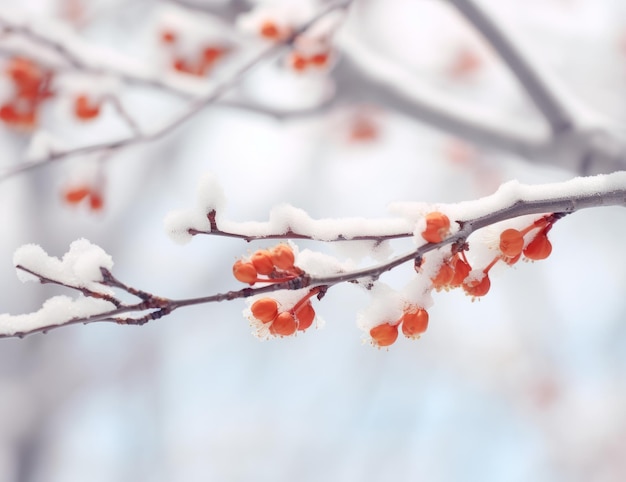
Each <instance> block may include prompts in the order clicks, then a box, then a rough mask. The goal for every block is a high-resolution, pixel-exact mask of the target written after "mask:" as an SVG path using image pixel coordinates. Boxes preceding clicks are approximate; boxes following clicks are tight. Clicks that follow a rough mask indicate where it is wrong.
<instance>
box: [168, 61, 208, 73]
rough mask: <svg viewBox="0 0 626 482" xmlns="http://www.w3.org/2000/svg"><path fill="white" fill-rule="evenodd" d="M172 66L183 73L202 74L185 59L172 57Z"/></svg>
mask: <svg viewBox="0 0 626 482" xmlns="http://www.w3.org/2000/svg"><path fill="white" fill-rule="evenodd" d="M172 66H173V67H174V69H176V70H178V71H179V72H182V73H184V74H190V75H202V74H201V72H200V71H199V70H198V69H197V68H196V66H195V65H192V64H191V63H189V62H187V60H185V59H181V58H176V59H174V61H173V63H172Z"/></svg>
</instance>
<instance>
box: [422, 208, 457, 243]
mask: <svg viewBox="0 0 626 482" xmlns="http://www.w3.org/2000/svg"><path fill="white" fill-rule="evenodd" d="M449 232H450V220H449V219H448V216H446V215H445V214H443V213H440V212H438V211H435V212H432V213H428V214H427V215H426V229H425V230H424V231H423V232H422V237H423V238H424V239H425V240H426V241H428V242H429V243H439V242H441V241H442V240H443V238H445V237H446V236H447V235H448V233H449Z"/></svg>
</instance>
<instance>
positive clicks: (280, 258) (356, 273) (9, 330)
mask: <svg viewBox="0 0 626 482" xmlns="http://www.w3.org/2000/svg"><path fill="white" fill-rule="evenodd" d="M600 206H626V173H615V174H611V175H603V176H596V177H587V178H577V179H573V180H571V181H568V182H564V183H555V184H545V185H536V186H529V185H523V184H520V183H517V182H509V183H507V184H504V185H503V186H502V187H501V188H500V189H499V190H498V191H497V192H496V193H494V194H493V195H491V196H487V197H485V198H482V199H479V200H475V201H466V202H461V203H457V204H441V205H427V204H423V203H400V204H394V205H392V206H391V210H392V212H393V213H395V215H396V216H397V217H396V218H395V219H391V220H389V222H387V223H386V222H381V221H380V220H367V219H344V220H338V219H325V220H313V219H311V218H309V217H308V216H306V215H304V213H303V212H302V211H300V210H296V209H293V208H281V209H280V210H278V211H275V212H274V214H273V216H271V217H270V221H268V222H265V223H262V222H256V223H234V222H231V221H228V220H224V219H221V215H220V214H219V213H220V212H221V211H222V210H223V209H224V200H223V193H222V192H221V189H220V188H219V186H218V185H217V184H216V181H215V180H214V179H213V178H211V177H209V178H207V179H206V180H205V181H203V182H202V183H201V188H200V191H199V195H198V205H197V207H196V208H195V209H193V210H190V211H186V212H178V213H173V214H172V215H170V216H169V217H168V219H167V220H166V226H167V229H168V230H169V232H170V234H171V235H172V236H173V238H174V239H175V240H177V241H181V240H182V241H185V240H188V239H190V238H191V237H192V236H193V235H196V234H209V235H217V236H224V235H226V236H232V237H238V238H242V239H245V240H247V241H251V240H256V239H267V238H277V239H290V240H291V239H302V238H306V239H313V240H319V241H338V240H353V241H354V240H368V241H374V243H373V244H372V245H370V248H371V249H376V248H377V247H378V245H379V244H380V243H381V242H383V241H384V240H386V239H389V238H391V237H409V236H410V237H412V239H413V241H414V243H415V244H416V247H415V248H414V249H412V250H410V251H408V252H406V253H404V254H401V255H398V256H392V257H390V258H388V259H386V260H384V261H381V262H379V263H377V264H374V265H372V266H368V267H365V268H359V267H355V266H354V265H352V264H350V263H345V262H342V261H340V260H338V259H336V258H334V257H331V256H328V255H322V254H321V253H315V252H312V251H309V250H304V251H302V252H300V251H299V250H298V249H297V248H296V247H295V246H294V245H287V244H279V245H278V246H277V247H276V248H274V249H273V250H270V251H268V250H259V251H257V252H255V253H254V254H253V255H252V256H251V257H250V258H249V259H247V260H239V261H237V262H236V263H235V265H234V266H233V274H234V276H235V278H236V279H237V280H239V281H242V282H244V283H246V284H249V285H250V287H247V288H244V289H240V290H236V291H228V292H224V293H218V294H214V295H209V296H203V297H197V298H187V299H178V300H174V299H168V298H165V297H162V296H156V295H153V294H150V293H147V292H145V291H141V290H138V289H135V288H133V287H131V286H129V285H126V284H124V283H122V282H121V281H119V280H118V279H116V278H115V277H114V276H113V274H112V272H111V269H112V266H113V262H112V260H111V258H110V256H108V255H107V254H106V253H105V252H104V251H103V250H102V249H101V248H99V247H97V246H94V245H92V244H91V243H89V242H88V241H86V240H79V241H76V242H75V243H73V244H72V246H71V247H70V251H69V252H68V253H67V254H66V255H65V256H64V257H63V259H62V260H59V259H57V258H54V257H50V256H48V255H47V254H46V253H45V252H44V251H43V250H42V249H41V248H40V247H39V246H35V245H27V246H24V247H22V248H20V249H19V250H18V251H17V252H16V254H15V258H14V262H15V265H16V268H17V270H18V274H19V276H20V278H21V279H22V280H24V281H29V280H38V281H39V282H41V283H55V284H58V285H62V286H65V287H67V288H70V289H73V290H76V291H78V292H79V293H80V294H81V297H80V298H78V299H71V298H68V297H65V296H63V297H54V298H52V299H51V300H48V302H46V303H45V304H44V306H43V307H42V309H41V310H39V311H38V312H36V313H31V314H28V315H17V316H12V315H7V314H5V315H1V316H0V336H3V337H10V336H24V335H26V334H30V333H36V332H42V331H43V332H45V331H48V330H50V329H53V328H56V327H58V326H64V325H69V324H76V323H92V322H96V321H110V322H115V323H119V324H132V325H141V324H144V323H146V322H148V321H151V320H155V319H158V318H161V317H163V316H165V315H168V314H170V313H172V312H173V311H174V310H176V309H179V308H182V307H186V306H191V305H198V304H206V303H213V302H219V301H225V300H234V299H241V298H247V299H250V300H251V302H252V303H253V305H252V306H253V307H256V308H252V307H251V308H249V309H250V310H252V311H251V312H250V313H251V314H249V318H250V320H251V322H252V324H253V326H255V328H256V331H257V334H260V335H261V336H270V335H280V336H285V335H289V334H292V333H293V332H295V330H296V329H297V326H298V325H297V320H298V315H299V313H300V310H303V309H304V308H303V307H304V306H309V305H308V304H309V303H310V298H312V297H314V296H315V297H317V298H318V299H321V298H322V297H323V296H324V294H325V293H326V292H327V291H328V290H329V289H330V288H332V287H333V286H335V285H337V284H340V283H346V282H350V283H357V284H359V285H361V286H364V287H365V288H366V289H368V290H369V291H370V292H371V293H373V294H376V293H379V292H384V293H385V297H386V299H391V298H389V293H390V291H389V289H387V288H380V287H379V286H384V285H380V282H379V281H378V280H379V278H380V277H381V275H383V274H384V273H386V272H388V271H391V270H393V269H395V268H396V267H398V266H400V265H403V264H406V263H412V265H414V266H415V270H416V275H415V279H414V280H413V281H412V282H410V283H409V285H407V289H406V290H405V291H404V292H402V293H398V294H396V295H394V296H395V298H394V297H393V296H392V298H394V299H396V302H397V303H400V305H401V306H391V307H390V309H391V310H392V311H393V310H397V309H399V310H400V312H401V313H402V312H405V313H406V312H407V309H408V312H409V313H414V312H415V309H416V307H417V308H419V310H422V311H424V312H425V310H426V309H427V308H428V307H429V306H430V304H432V301H431V299H430V292H431V291H432V290H433V289H435V290H438V289H450V288H455V287H462V288H463V289H464V290H465V291H466V293H467V294H468V295H470V296H473V297H479V296H484V295H485V294H486V293H487V292H488V290H489V286H490V281H489V277H488V272H489V270H490V269H491V267H492V266H493V265H494V264H496V263H498V262H503V263H506V264H514V263H515V262H517V261H518V260H519V259H520V257H521V256H525V257H527V258H529V259H543V258H545V257H547V256H548V255H549V254H550V251H551V249H552V247H551V244H550V242H549V240H548V238H547V234H548V232H549V231H550V229H552V227H553V225H554V223H555V222H556V221H558V220H559V219H561V218H562V217H563V216H564V215H566V214H569V213H573V212H575V211H578V210H580V209H585V208H591V207H600ZM538 215H539V217H537V216H538ZM450 220H452V222H450ZM220 225H223V226H224V227H220ZM487 226H497V231H498V232H499V233H500V234H499V236H496V237H495V238H494V239H492V240H488V241H485V239H487V238H485V239H475V238H473V236H472V235H473V234H474V233H476V231H479V230H481V229H483V228H485V227H487ZM433 253H434V254H433ZM485 253H487V255H485ZM444 268H445V269H444ZM443 271H445V273H443V274H442V272H443ZM455 276H456V277H457V278H455ZM256 284H259V285H261V286H260V287H252V286H254V285H256ZM114 290H121V291H123V292H126V293H127V294H130V295H133V296H135V297H137V298H138V299H139V301H138V302H136V303H130V304H129V303H126V302H123V301H122V300H121V299H119V298H118V297H117V296H116V295H115V292H114ZM270 293H272V294H273V295H272V296H273V297H272V298H267V297H261V295H266V294H270ZM290 293H292V294H290ZM375 296H376V295H375ZM268 300H272V301H268ZM276 300H278V301H276ZM398 300H400V301H398ZM261 301H262V303H261ZM256 302H259V303H260V305H259V304H257V305H255V304H254V303H256ZM377 302H378V301H377ZM397 303H396V304H397ZM393 304H394V303H392V305H393ZM268 305H269V306H270V308H272V310H273V309H274V308H275V306H274V305H276V306H288V307H290V308H289V309H286V310H283V312H285V313H291V315H293V317H294V320H296V321H295V322H294V323H296V324H295V325H294V327H295V328H293V332H288V331H280V330H279V331H276V330H277V329H278V328H276V329H275V330H274V331H272V329H271V327H272V326H273V325H271V324H270V325H267V326H266V324H267V323H271V322H274V320H275V318H276V316H278V313H279V311H276V313H274V312H273V311H272V310H270V313H272V314H274V317H273V318H271V319H268V320H265V317H266V315H265V314H259V313H261V312H260V311H258V310H260V308H259V306H263V307H267V306H268ZM406 306H409V308H406ZM257 308H258V310H257V311H255V309H257ZM311 310H312V308H311ZM403 310H404V311H403ZM255 313H256V314H255ZM263 313H265V312H263ZM307 313H310V311H307ZM312 313H313V315H314V311H313V312H312ZM420 313H421V312H420ZM302 316H303V315H302ZM366 318H367V317H366ZM312 319H313V318H312ZM263 320H265V321H263ZM401 320H402V318H400V319H398V320H395V319H392V320H390V319H386V318H385V319H369V321H367V320H366V321H363V320H361V322H360V324H361V325H362V327H365V329H366V330H369V331H368V332H369V334H370V336H371V337H372V340H373V342H374V344H377V345H379V346H385V344H386V342H385V341H383V340H382V339H377V336H376V333H377V331H376V330H374V328H376V327H378V326H381V325H385V324H386V325H389V326H390V327H392V328H393V327H395V330H396V332H397V329H398V326H399V325H400V323H401V322H402V321H401ZM259 321H260V324H259ZM405 322H406V321H405ZM308 326H310V323H309V325H308ZM308 326H307V327H308ZM424 329H425V328H424ZM268 330H269V331H268ZM281 330H282V329H281ZM285 330H287V329H286V328H285ZM372 330H374V331H372ZM420 333H421V332H420ZM396 334H397V333H396ZM418 334H419V333H418Z"/></svg>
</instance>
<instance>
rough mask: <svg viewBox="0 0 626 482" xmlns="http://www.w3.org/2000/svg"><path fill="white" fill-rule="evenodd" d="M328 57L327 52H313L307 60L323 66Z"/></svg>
mask: <svg viewBox="0 0 626 482" xmlns="http://www.w3.org/2000/svg"><path fill="white" fill-rule="evenodd" d="M328 57H329V56H328V53H323V54H315V55H313V56H312V57H311V58H310V59H309V62H310V63H312V64H313V65H315V66H317V67H323V66H324V65H326V64H327V63H328Z"/></svg>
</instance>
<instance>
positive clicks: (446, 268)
mask: <svg viewBox="0 0 626 482" xmlns="http://www.w3.org/2000/svg"><path fill="white" fill-rule="evenodd" d="M453 278H454V269H453V268H452V266H450V265H449V264H448V263H445V262H444V263H443V264H442V265H441V267H440V268H439V271H438V272H437V275H436V276H435V277H434V278H433V279H432V280H431V281H432V282H433V288H435V289H436V290H440V289H442V288H445V287H446V286H448V285H449V284H450V283H451V282H452V279H453Z"/></svg>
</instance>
